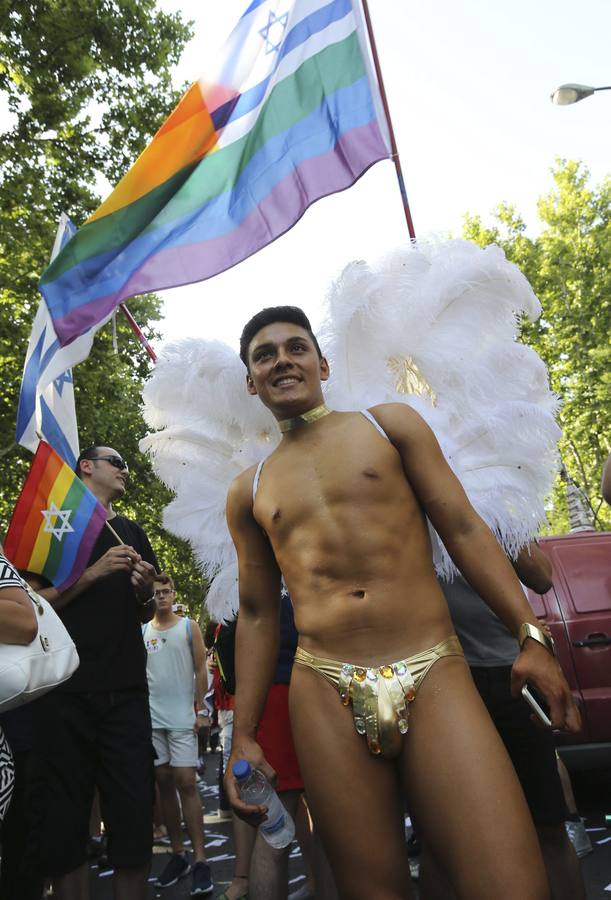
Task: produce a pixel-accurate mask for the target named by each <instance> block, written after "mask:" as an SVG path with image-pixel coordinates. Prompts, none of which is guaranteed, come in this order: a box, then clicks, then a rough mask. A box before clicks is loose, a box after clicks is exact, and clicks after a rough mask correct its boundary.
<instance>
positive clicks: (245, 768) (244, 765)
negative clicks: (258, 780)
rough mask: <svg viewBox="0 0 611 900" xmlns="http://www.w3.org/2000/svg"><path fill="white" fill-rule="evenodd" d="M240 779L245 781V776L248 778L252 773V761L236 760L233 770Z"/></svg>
mask: <svg viewBox="0 0 611 900" xmlns="http://www.w3.org/2000/svg"><path fill="white" fill-rule="evenodd" d="M231 771H232V772H233V774H234V776H235V778H237V779H238V781H243V780H244V779H245V778H248V776H249V775H250V773H251V772H252V768H251V766H250V763H249V762H248V761H247V760H245V759H239V760H238V761H237V762H234V764H233V767H232V770H231Z"/></svg>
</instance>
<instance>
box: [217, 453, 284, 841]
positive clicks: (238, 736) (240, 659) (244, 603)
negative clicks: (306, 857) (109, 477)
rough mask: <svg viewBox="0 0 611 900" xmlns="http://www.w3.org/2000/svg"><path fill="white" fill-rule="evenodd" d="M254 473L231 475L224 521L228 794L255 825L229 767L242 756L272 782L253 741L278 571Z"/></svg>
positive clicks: (275, 634)
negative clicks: (230, 614)
mask: <svg viewBox="0 0 611 900" xmlns="http://www.w3.org/2000/svg"><path fill="white" fill-rule="evenodd" d="M252 479H253V472H252V470H248V471H247V472H244V473H242V475H240V476H238V478H236V479H235V481H234V482H233V484H232V485H231V487H230V489H229V495H228V497H227V523H228V525H229V530H230V532H231V537H232V538H233V542H234V544H235V547H236V551H237V554H238V571H239V588H240V615H239V616H238V625H237V629H236V650H235V663H236V695H235V711H234V721H233V744H232V749H231V760H230V764H229V766H228V772H227V775H226V788H227V796H228V798H229V800H230V802H231V805H232V806H233V808H234V809H235V811H236V812H237V813H238V814H239V815H241V816H242V818H245V819H247V821H249V822H250V823H251V824H253V825H257V824H259V822H260V821H262V819H263V818H264V811H263V810H264V808H263V807H253V806H247V805H246V804H244V803H241V801H240V799H239V796H238V792H237V788H236V785H235V779H234V778H233V776H232V774H231V765H232V764H233V762H235V761H236V760H237V759H247V760H248V761H249V762H250V763H251V764H252V765H253V766H256V767H257V768H259V769H261V770H262V771H263V772H264V773H265V775H266V776H267V777H268V778H269V779H270V780H271V779H272V778H273V777H274V775H275V773H274V771H273V769H272V768H271V766H269V765H268V763H267V762H266V761H265V758H264V756H263V753H262V752H261V748H260V747H259V745H258V744H257V742H256V740H255V736H256V732H257V728H258V726H259V721H260V719H261V716H262V715H263V709H264V706H265V701H266V699H267V693H268V691H269V688H270V685H271V683H272V680H273V676H274V670H275V667H276V661H277V658H278V646H279V634H280V570H279V569H278V565H277V563H276V559H275V557H274V554H273V552H272V549H271V546H270V544H269V541H268V540H267V538H266V537H265V535H264V533H263V531H262V530H261V528H260V527H259V525H258V524H257V523H256V521H255V519H254V517H253V512H252Z"/></svg>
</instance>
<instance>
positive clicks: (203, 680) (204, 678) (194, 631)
mask: <svg viewBox="0 0 611 900" xmlns="http://www.w3.org/2000/svg"><path fill="white" fill-rule="evenodd" d="M190 622H191V653H192V655H193V671H194V672H195V689H194V690H195V694H194V700H195V705H196V707H197V709H198V710H199V709H203V707H204V697H205V696H206V693H207V692H208V670H207V668H206V648H205V647H204V639H203V637H202V633H201V630H200V627H199V625H198V624H197V622H194V621H193V619H191V620H190Z"/></svg>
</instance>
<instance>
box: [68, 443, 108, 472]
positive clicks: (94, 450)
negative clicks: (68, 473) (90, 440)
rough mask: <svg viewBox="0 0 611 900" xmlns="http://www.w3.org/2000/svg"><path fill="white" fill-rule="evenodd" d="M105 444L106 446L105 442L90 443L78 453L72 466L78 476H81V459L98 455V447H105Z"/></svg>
mask: <svg viewBox="0 0 611 900" xmlns="http://www.w3.org/2000/svg"><path fill="white" fill-rule="evenodd" d="M106 446H107V444H92V445H91V447H87V449H86V450H83V451H82V452H81V453H80V454H79V458H78V459H77V461H76V463H75V466H74V471H75V472H76V474H77V475H78V477H79V478H82V477H83V476H82V475H81V461H82V460H83V459H93V458H94V457H96V456H97V455H98V453H99V451H100V449H101V448H102V447H106Z"/></svg>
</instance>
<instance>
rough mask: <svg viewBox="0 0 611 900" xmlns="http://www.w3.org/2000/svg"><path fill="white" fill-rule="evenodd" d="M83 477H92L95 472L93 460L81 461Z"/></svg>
mask: <svg viewBox="0 0 611 900" xmlns="http://www.w3.org/2000/svg"><path fill="white" fill-rule="evenodd" d="M80 465H81V471H80V474H81V475H91V473H92V472H93V460H91V459H82V460H81V464H80Z"/></svg>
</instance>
